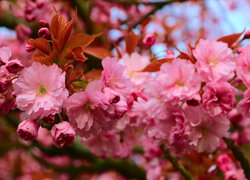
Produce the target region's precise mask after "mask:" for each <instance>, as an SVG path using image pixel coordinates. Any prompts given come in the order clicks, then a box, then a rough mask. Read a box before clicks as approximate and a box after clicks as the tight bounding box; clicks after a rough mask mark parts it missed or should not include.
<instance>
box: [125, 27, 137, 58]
mask: <svg viewBox="0 0 250 180" xmlns="http://www.w3.org/2000/svg"><path fill="white" fill-rule="evenodd" d="M138 41H139V37H138V36H137V35H136V34H135V33H134V31H133V30H132V32H131V33H130V34H128V35H127V37H126V39H125V42H126V52H127V53H129V54H132V53H133V52H135V50H136V46H137V45H138Z"/></svg>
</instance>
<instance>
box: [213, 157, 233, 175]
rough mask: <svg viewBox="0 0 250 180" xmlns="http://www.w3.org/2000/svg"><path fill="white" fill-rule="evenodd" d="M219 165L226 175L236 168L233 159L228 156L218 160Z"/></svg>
mask: <svg viewBox="0 0 250 180" xmlns="http://www.w3.org/2000/svg"><path fill="white" fill-rule="evenodd" d="M217 164H218V167H219V168H220V170H221V171H223V172H224V173H225V172H227V171H231V170H232V169H233V167H234V164H233V161H232V159H231V158H230V157H229V156H228V155H226V154H222V155H220V156H219V157H218V158H217Z"/></svg>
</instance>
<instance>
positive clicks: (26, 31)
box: [15, 24, 32, 41]
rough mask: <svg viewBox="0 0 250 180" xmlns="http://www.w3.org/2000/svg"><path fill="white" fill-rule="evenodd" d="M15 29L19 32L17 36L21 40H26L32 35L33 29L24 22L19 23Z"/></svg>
mask: <svg viewBox="0 0 250 180" xmlns="http://www.w3.org/2000/svg"><path fill="white" fill-rule="evenodd" d="M15 31H16V34H17V38H18V39H19V40H20V41H25V40H26V38H27V37H28V36H30V35H31V33H32V30H31V29H30V28H29V27H28V26H25V25H24V24H18V25H17V26H16V27H15Z"/></svg>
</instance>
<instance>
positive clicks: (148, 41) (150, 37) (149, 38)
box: [142, 34, 156, 47]
mask: <svg viewBox="0 0 250 180" xmlns="http://www.w3.org/2000/svg"><path fill="white" fill-rule="evenodd" d="M155 41H156V37H155V35H154V34H147V35H146V36H145V37H144V39H143V41H142V43H143V45H145V46H147V47H150V46H152V45H154V43H155Z"/></svg>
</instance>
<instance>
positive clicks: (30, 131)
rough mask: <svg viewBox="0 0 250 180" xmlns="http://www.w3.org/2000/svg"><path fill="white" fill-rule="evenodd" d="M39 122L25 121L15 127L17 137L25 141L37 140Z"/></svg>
mask: <svg viewBox="0 0 250 180" xmlns="http://www.w3.org/2000/svg"><path fill="white" fill-rule="evenodd" d="M39 126H40V125H39V122H38V121H36V120H32V119H26V120H25V121H23V122H21V123H20V124H19V125H18V127H17V134H18V136H19V137H20V138H21V139H23V140H25V141H33V140H35V139H36V138H37V135H38V129H39Z"/></svg>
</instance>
